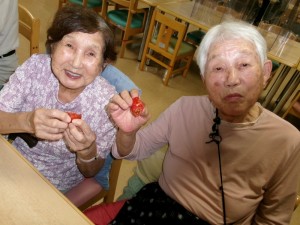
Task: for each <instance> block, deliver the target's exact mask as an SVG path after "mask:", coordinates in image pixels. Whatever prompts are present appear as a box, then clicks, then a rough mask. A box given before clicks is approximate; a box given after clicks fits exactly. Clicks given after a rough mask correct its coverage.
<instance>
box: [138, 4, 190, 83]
mask: <svg viewBox="0 0 300 225" xmlns="http://www.w3.org/2000/svg"><path fill="white" fill-rule="evenodd" d="M186 30H187V26H186V25H185V24H184V23H181V22H179V21H176V20H175V19H172V18H170V17H168V16H167V15H164V14H163V13H162V12H160V11H159V10H157V9H156V10H155V11H154V13H153V16H152V20H151V23H150V27H149V33H148V36H147V40H146V44H145V48H144V52H143V57H142V61H141V63H140V67H139V68H140V69H141V70H143V69H144V66H145V63H146V60H148V59H150V60H152V61H154V62H156V63H157V64H159V65H161V66H162V67H164V68H166V69H167V73H166V75H165V77H164V79H163V83H164V84H165V85H168V82H169V79H170V77H171V76H172V75H174V74H177V73H180V72H182V73H183V76H184V77H186V76H187V72H188V70H189V67H190V65H191V62H192V60H193V56H194V53H195V50H196V47H195V46H194V45H192V44H190V43H187V42H185V41H184V40H183V39H184V37H185V34H186ZM153 54H155V56H154V55H153ZM175 66H177V67H176V68H175Z"/></svg>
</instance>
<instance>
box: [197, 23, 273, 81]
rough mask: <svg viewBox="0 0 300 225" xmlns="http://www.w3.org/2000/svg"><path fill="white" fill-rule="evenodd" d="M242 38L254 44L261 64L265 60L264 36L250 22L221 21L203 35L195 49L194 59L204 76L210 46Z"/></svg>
mask: <svg viewBox="0 0 300 225" xmlns="http://www.w3.org/2000/svg"><path fill="white" fill-rule="evenodd" d="M233 39H244V40H247V41H249V42H251V43H253V44H254V46H255V48H256V51H257V54H258V56H259V58H260V61H261V64H262V65H263V64H264V62H265V61H266V60H267V44H266V41H265V39H264V37H263V36H262V35H261V34H260V33H259V31H258V30H257V29H256V28H255V27H254V26H253V25H251V24H248V23H246V22H242V21H230V22H228V21H227V22H223V23H221V24H218V25H216V26H214V27H212V28H211V29H210V30H209V31H208V32H207V33H206V34H205V36H204V38H203V39H202V41H201V44H200V46H199V49H198V50H197V55H196V60H197V63H198V66H199V68H200V72H201V76H202V77H203V78H204V74H205V66H206V63H207V56H208V51H209V50H210V47H211V46H212V45H213V44H214V43H215V42H218V41H221V40H233Z"/></svg>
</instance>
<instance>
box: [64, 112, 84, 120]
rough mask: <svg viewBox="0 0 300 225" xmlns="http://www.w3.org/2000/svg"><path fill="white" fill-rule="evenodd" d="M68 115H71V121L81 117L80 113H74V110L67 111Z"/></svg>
mask: <svg viewBox="0 0 300 225" xmlns="http://www.w3.org/2000/svg"><path fill="white" fill-rule="evenodd" d="M67 113H68V115H69V116H70V117H71V122H72V120H74V119H81V114H78V113H74V112H67Z"/></svg>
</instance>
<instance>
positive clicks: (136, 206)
mask: <svg viewBox="0 0 300 225" xmlns="http://www.w3.org/2000/svg"><path fill="white" fill-rule="evenodd" d="M129 224H134V225H159V224H171V225H209V223H207V222H206V221H203V220H201V219H200V218H198V217H197V216H195V215H194V214H192V213H191V212H189V211H188V210H186V209H185V208H184V207H182V206H181V205H180V204H178V203H177V202H176V201H174V200H173V199H172V198H170V197H169V196H168V195H166V194H165V192H164V191H163V190H162V189H161V188H160V186H159V184H158V183H157V182H154V183H150V184H147V185H145V186H144V187H143V188H142V189H141V190H140V191H139V192H138V193H137V194H136V196H134V197H133V198H132V199H129V200H127V201H126V203H125V204H124V206H123V207H122V209H121V210H120V212H119V213H118V215H117V217H116V218H115V219H114V220H113V221H112V222H111V223H110V225H129Z"/></svg>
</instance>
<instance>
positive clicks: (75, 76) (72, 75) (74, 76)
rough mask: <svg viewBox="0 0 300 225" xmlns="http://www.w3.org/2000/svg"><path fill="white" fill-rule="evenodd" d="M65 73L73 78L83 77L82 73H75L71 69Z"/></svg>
mask: <svg viewBox="0 0 300 225" xmlns="http://www.w3.org/2000/svg"><path fill="white" fill-rule="evenodd" d="M65 74H66V75H67V76H68V77H69V78H71V79H78V78H80V77H81V75H80V74H78V73H74V72H72V71H69V70H66V71H65Z"/></svg>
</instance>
